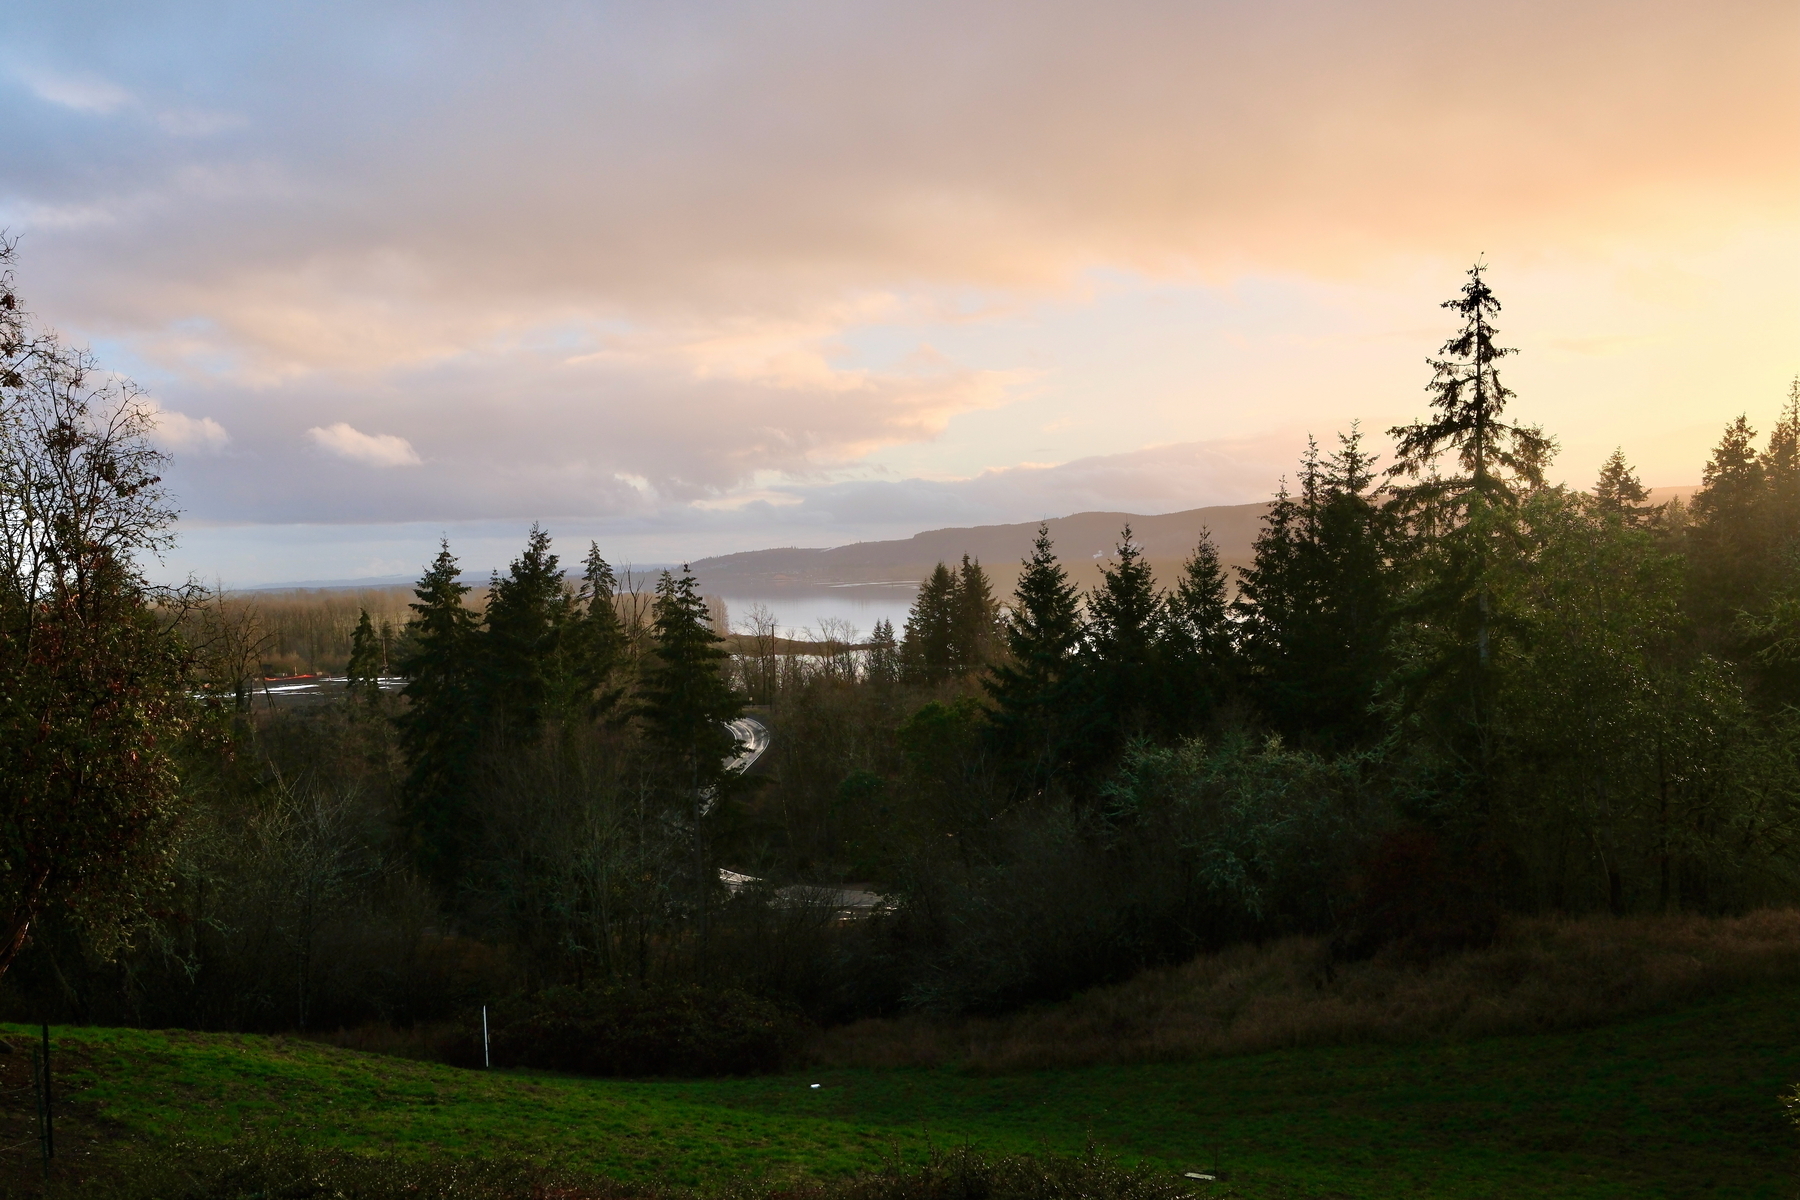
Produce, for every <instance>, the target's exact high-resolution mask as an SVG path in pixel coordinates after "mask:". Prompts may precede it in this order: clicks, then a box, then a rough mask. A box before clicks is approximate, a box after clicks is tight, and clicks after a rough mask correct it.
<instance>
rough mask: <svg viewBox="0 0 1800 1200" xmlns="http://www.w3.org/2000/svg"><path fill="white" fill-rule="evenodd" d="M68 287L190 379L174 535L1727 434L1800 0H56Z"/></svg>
mask: <svg viewBox="0 0 1800 1200" xmlns="http://www.w3.org/2000/svg"><path fill="white" fill-rule="evenodd" d="M6 23H7V35H6V37H5V38H4V40H0V227H4V228H5V229H6V230H7V231H9V234H10V235H11V236H14V237H16V238H17V239H18V261H17V275H18V286H19V290H20V294H21V296H22V297H23V298H24V299H25V301H26V302H27V303H28V304H29V306H30V307H31V308H32V310H33V311H34V312H35V313H36V314H37V315H38V316H39V318H40V319H42V320H43V321H44V322H46V323H48V324H50V325H53V326H55V327H56V328H58V329H60V330H61V331H62V332H63V333H64V334H65V335H66V336H68V337H69V338H71V339H72V340H75V341H78V342H83V343H86V344H88V345H90V346H91V347H92V348H93V349H94V350H95V352H96V353H97V354H98V355H99V356H100V358H101V359H102V361H103V362H104V363H105V364H106V365H107V366H108V367H109V368H111V369H113V370H116V371H118V372H121V373H123V374H127V375H129V376H131V377H132V378H133V379H135V380H136V381H137V382H138V383H139V384H140V385H142V386H143V387H144V388H145V389H146V391H147V392H148V393H149V394H150V395H151V396H152V397H154V399H155V402H156V403H157V405H158V406H159V408H160V410H161V417H160V421H159V426H158V435H157V436H158V439H159V440H160V442H161V443H162V445H163V446H164V448H165V449H167V450H168V451H169V453H170V455H171V461H170V463H169V467H168V470H167V472H166V478H167V480H168V483H169V485H170V487H171V489H172V490H173V492H174V493H175V495H176V497H177V500H178V503H179V505H180V507H181V509H182V510H183V517H182V521H181V526H180V533H181V540H180V543H179V545H178V547H177V549H176V550H175V551H174V552H172V553H171V555H170V556H169V558H168V560H167V562H166V563H165V564H164V565H163V567H162V571H163V573H164V574H166V575H170V576H179V575H185V574H190V573H191V574H194V575H196V576H198V577H200V578H203V579H207V580H216V581H218V582H221V583H224V584H226V585H228V586H254V585H258V584H270V583H277V582H285V581H297V580H318V579H352V578H364V577H377V576H391V575H398V574H408V573H415V572H416V571H417V570H418V569H419V567H420V566H421V565H422V564H423V563H424V562H425V561H426V560H427V559H428V558H429V556H430V555H431V554H432V553H433V552H434V551H435V548H436V544H437V542H438V539H439V538H440V537H448V538H449V540H450V542H451V547H452V549H453V551H455V552H456V553H457V554H458V555H459V556H460V557H461V558H462V560H463V561H464V563H465V565H467V566H470V567H473V568H477V569H486V568H488V567H492V566H497V565H504V563H505V562H506V561H507V560H508V559H509V558H510V557H511V556H512V555H513V554H514V553H516V551H517V549H518V548H519V547H520V546H521V545H522V544H523V541H524V535H525V531H526V530H527V529H528V528H529V526H530V525H531V524H532V522H534V521H541V522H542V523H543V524H544V525H545V526H546V527H547V528H548V529H550V531H551V532H552V533H553V534H554V535H556V538H557V545H558V548H559V549H560V550H562V551H563V552H564V554H565V555H567V556H570V557H579V556H580V554H581V552H582V551H583V550H585V547H586V543H587V540H588V539H590V538H591V539H595V540H597V541H598V542H599V544H600V545H601V548H602V550H603V551H604V552H605V553H607V555H608V556H609V557H610V558H613V559H615V560H617V561H620V562H640V563H647V562H672V561H678V560H683V559H689V558H697V557H702V556H705V555H711V554H719V553H726V552H730V551H735V550H745V549H755V548H760V547H765V546H778V545H817V546H825V545H836V544H841V543H844V542H849V541H854V540H862V539H869V538H885V537H903V536H908V535H910V534H911V533H913V532H916V531H918V530H921V529H927V528H934V527H942V526H947V525H965V524H982V523H992V522H1002V521H1022V520H1032V519H1036V518H1039V517H1045V516H1056V515H1063V514H1066V513H1070V512H1076V511H1082V510H1089V509H1117V510H1121V511H1130V512H1168V511H1174V510H1178V509H1183V508H1190V507H1196V506H1200V505H1206V504H1230V503H1244V502H1249V501H1254V500H1260V499H1264V498H1266V497H1267V496H1268V495H1269V494H1270V493H1271V492H1272V491H1273V489H1274V488H1275V486H1276V484H1277V481H1278V479H1279V477H1280V476H1281V475H1282V474H1283V473H1284V472H1290V471H1291V470H1292V467H1293V464H1294V462H1295V460H1296V459H1297V458H1298V456H1299V454H1300V452H1301V451H1302V449H1303V448H1304V444H1305V439H1306V437H1307V436H1308V434H1312V435H1315V436H1317V437H1319V438H1321V439H1322V440H1329V439H1330V438H1331V437H1332V435H1334V434H1335V433H1336V432H1338V431H1340V430H1343V429H1345V428H1347V427H1348V426H1349V425H1350V423H1351V422H1352V421H1360V422H1361V423H1362V427H1363V428H1364V429H1365V430H1367V431H1370V432H1371V433H1372V434H1374V435H1377V436H1376V440H1377V442H1381V441H1382V440H1383V439H1382V438H1381V437H1380V436H1379V435H1381V434H1382V433H1383V431H1385V430H1386V429H1387V428H1389V427H1390V426H1392V425H1394V424H1397V423H1400V422H1403V421H1407V420H1411V419H1414V418H1416V417H1419V416H1421V415H1423V414H1424V412H1425V404H1426V395H1425V392H1424V385H1425V383H1426V381H1427V380H1428V378H1429V375H1430V370H1429V368H1428V367H1427V366H1426V365H1425V359H1426V357H1427V356H1428V355H1430V354H1432V353H1433V352H1434V351H1435V350H1436V349H1437V347H1438V346H1439V345H1440V344H1441V343H1442V341H1443V340H1444V339H1445V338H1446V337H1447V336H1448V335H1449V333H1450V329H1451V327H1450V321H1449V314H1447V313H1445V312H1443V311H1442V310H1441V309H1440V308H1439V305H1440V304H1441V302H1442V301H1444V300H1446V299H1448V298H1449V297H1450V296H1452V295H1453V294H1454V293H1455V292H1456V289H1457V288H1458V287H1459V286H1460V285H1461V283H1462V282H1463V278H1464V276H1463V272H1464V271H1466V270H1467V268H1468V267H1469V265H1470V264H1471V263H1472V262H1474V261H1476V260H1477V258H1478V257H1479V258H1480V260H1481V261H1483V262H1485V263H1487V264H1488V265H1489V275H1488V278H1489V279H1490V281H1491V282H1492V284H1493V286H1494V288H1495V289H1496V291H1497V293H1498V294H1499V296H1500V298H1501V300H1502V302H1503V303H1504V305H1505V310H1504V312H1503V314H1502V316H1501V319H1500V321H1499V324H1500V327H1501V330H1502V339H1501V340H1502V341H1503V342H1505V343H1506V344H1509V345H1512V346H1515V347H1517V348H1518V350H1519V354H1518V356H1517V357H1516V358H1513V359H1510V360H1508V366H1507V371H1506V381H1507V383H1508V384H1509V385H1510V386H1511V387H1512V388H1513V389H1514V390H1515V391H1516V392H1517V394H1518V398H1517V400H1516V401H1515V402H1514V408H1513V410H1512V411H1513V414H1514V415H1515V416H1517V417H1518V418H1520V419H1522V420H1526V421H1531V422H1537V423H1541V424H1542V425H1544V426H1545V427H1546V429H1547V430H1548V431H1549V432H1551V433H1552V434H1554V435H1555V436H1556V437H1557V438H1558V440H1559V442H1560V444H1561V447H1562V452H1561V455H1560V457H1559V459H1558V462H1557V467H1556V471H1557V473H1558V475H1559V477H1561V478H1563V479H1565V480H1566V481H1568V482H1570V483H1572V484H1575V485H1578V486H1586V485H1587V484H1588V483H1589V482H1591V480H1592V477H1593V475H1594V474H1595V472H1596V470H1597V468H1598V465H1599V463H1600V462H1601V460H1602V459H1603V458H1604V457H1605V456H1606V455H1607V454H1608V453H1610V452H1611V450H1612V449H1613V448H1614V447H1615V446H1620V447H1622V448H1623V449H1624V451H1625V453H1626V455H1627V456H1628V458H1630V459H1631V461H1632V462H1633V463H1634V464H1636V465H1637V467H1638V469H1639V471H1640V473H1641V475H1642V477H1643V479H1644V481H1645V482H1646V483H1647V484H1653V485H1679V484H1691V483H1696V482H1698V481H1699V479H1700V474H1701V470H1702V468H1703V465H1704V463H1705V461H1706V455H1707V451H1708V449H1709V447H1710V446H1711V445H1712V444H1713V442H1715V441H1716V440H1717V436H1718V433H1719V431H1720V429H1721V428H1722V427H1723V425H1724V424H1725V422H1726V421H1728V420H1729V419H1731V418H1733V417H1735V416H1736V415H1738V414H1739V413H1741V412H1742V413H1748V414H1749V415H1750V417H1751V420H1752V423H1753V424H1755V425H1757V427H1758V428H1763V429H1766V428H1767V426H1768V425H1769V424H1770V422H1771V421H1772V419H1773V417H1774V416H1775V414H1776V412H1777V411H1778V409H1779V407H1780V405H1781V403H1782V400H1783V398H1784V397H1785V395H1786V392H1787V389H1788V382H1789V380H1790V379H1792V378H1793V376H1794V375H1795V373H1796V372H1797V371H1800V336H1797V335H1800V72H1796V71H1795V70H1794V69H1793V63H1792V49H1793V47H1794V46H1795V45H1796V39H1797V37H1800V8H1796V6H1794V5H1793V4H1791V3H1789V2H1788V0H1715V2H1713V3H1709V4H1707V5H1697V4H1694V3H1692V2H1691V0H1681V2H1678V3H1676V2H1668V0H1632V2H1631V3H1623V2H1615V0H1556V2H1555V3H1548V2H1541V3H1540V2H1532V0H1521V2H1505V0H1500V2H1490V3H1483V4H1479V5H1477V4H1467V3H1459V2H1455V0H1431V2H1429V3H1427V2H1424V0H1361V2H1359V3H1348V2H1343V0H1262V2H1260V3H1248V2H1244V0H1237V2H1230V3H1226V2H1219V0H1187V2H1184V3H1144V2H1138V0H1109V2H1108V3H1104V4H1101V3H1084V4H1073V3H1062V2H1060V0H1029V2H1025V0H1021V2H1018V3H1012V2H1005V0H992V2H975V3H971V2H970V0H961V2H959V3H932V2H929V0H919V2H915V3H912V4H906V5H894V4H878V3H871V2H865V0H814V2H807V0H764V2H762V3H758V4H754V5H752V4H745V3H723V2H713V3H708V2H701V0H657V2H656V3H603V2H588V3H540V2H536V0H513V2H510V3H508V4H505V5H496V4H474V3H457V2H456V0H434V2H433V3H430V4H425V3H418V4H402V3H379V2H371V0H358V2H357V3H354V4H350V3H345V4H333V3H309V4H304V5H301V4H281V3H244V2H243V0H234V2H232V3H223V2H220V3H189V2H183V0H170V2H167V3H159V4H155V5H144V4H125V3H118V4H95V3H84V2H82V0H56V2H55V3H44V2H41V0H13V2H12V3H10V4H9V5H8V6H7V18H6Z"/></svg>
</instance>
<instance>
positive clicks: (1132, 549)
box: [1086, 525, 1165, 749]
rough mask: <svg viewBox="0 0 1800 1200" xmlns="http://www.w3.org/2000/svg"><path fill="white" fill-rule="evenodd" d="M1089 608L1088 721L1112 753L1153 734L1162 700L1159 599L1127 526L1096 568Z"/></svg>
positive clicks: (1139, 550) (1157, 725)
mask: <svg viewBox="0 0 1800 1200" xmlns="http://www.w3.org/2000/svg"><path fill="white" fill-rule="evenodd" d="M1087 608H1088V639H1087V645H1086V656H1087V660H1088V663H1087V671H1088V676H1089V679H1090V681H1091V684H1090V686H1091V688H1092V691H1093V702H1094V707H1093V710H1092V714H1091V720H1092V721H1093V723H1094V726H1095V733H1096V734H1097V736H1098V739H1099V741H1100V743H1101V744H1102V745H1104V746H1106V747H1108V748H1109V749H1110V748H1116V747H1118V746H1120V745H1122V744H1123V742H1124V741H1125V739H1127V738H1130V737H1133V736H1137V735H1142V734H1150V733H1153V732H1155V731H1156V730H1157V729H1158V727H1159V725H1160V723H1161V714H1162V711H1163V705H1164V701H1165V697H1164V695H1163V694H1162V693H1163V687H1162V686H1161V685H1162V684H1163V681H1164V673H1163V671H1162V670H1161V666H1162V664H1161V662H1160V658H1161V650H1162V645H1163V641H1164V616H1165V613H1164V605H1163V596H1162V593H1161V592H1160V591H1159V590H1158V589H1157V586H1156V577H1155V576H1154V575H1153V574H1152V573H1151V570H1150V564H1149V562H1148V561H1146V560H1145V558H1144V552H1143V548H1142V547H1141V546H1139V545H1138V544H1137V542H1136V540H1135V539H1134V538H1133V537H1132V533H1131V526H1130V525H1127V526H1125V529H1124V531H1123V532H1122V533H1121V534H1120V535H1119V544H1118V546H1117V547H1116V549H1115V550H1114V556H1113V558H1112V560H1111V561H1109V562H1103V563H1102V564H1101V565H1100V586H1099V587H1097V588H1095V589H1094V591H1093V592H1092V593H1090V594H1089V596H1088V601H1087Z"/></svg>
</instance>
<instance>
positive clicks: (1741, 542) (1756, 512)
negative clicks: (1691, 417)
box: [1687, 416, 1771, 653]
mask: <svg viewBox="0 0 1800 1200" xmlns="http://www.w3.org/2000/svg"><path fill="white" fill-rule="evenodd" d="M1766 485H1767V476H1766V475H1765V473H1764V470H1763V463H1762V460H1761V459H1760V458H1759V456H1758V455H1757V452H1756V430H1754V429H1752V428H1751V427H1750V422H1749V421H1748V420H1747V419H1745V418H1744V417H1741V416H1740V417H1739V418H1738V419H1737V420H1735V421H1733V422H1732V423H1731V424H1730V425H1728V426H1726V428H1725V434H1724V436H1723V437H1722V438H1721V439H1720V440H1719V444H1718V446H1716V447H1715V448H1714V449H1713V452H1712V457H1711V459H1709V460H1708V462H1707V464H1706V471H1705V474H1704V475H1703V476H1702V477H1701V487H1700V490H1699V492H1697V493H1695V495H1694V500H1693V503H1692V505H1691V506H1690V509H1689V512H1690V521H1689V525H1688V530H1687V547H1688V556H1689V560H1690V562H1691V564H1692V566H1691V569H1690V571H1689V575H1688V579H1689V593H1688V594H1689V602H1690V605H1691V608H1692V610H1693V612H1694V615H1695V617H1696V618H1697V619H1698V622H1699V625H1700V629H1701V635H1702V639H1703V644H1704V645H1706V646H1707V647H1708V648H1710V649H1712V650H1713V651H1714V652H1715V653H1722V652H1727V651H1728V650H1729V648H1730V647H1731V644H1732V640H1733V639H1732V636H1731V628H1732V624H1733V620H1734V618H1735V617H1736V614H1738V613H1739V612H1743V611H1745V610H1748V609H1753V608H1755V607H1756V600H1757V593H1758V591H1759V590H1760V588H1761V585H1762V584H1763V582H1764V579H1765V576H1766V574H1767V570H1768V566H1769V562H1770V558H1771V555H1770V553H1769V551H1770V546H1769V538H1768V533H1769V530H1768V528H1767V522H1766V519H1765V518H1766V516H1767V508H1768V504H1767V486H1766Z"/></svg>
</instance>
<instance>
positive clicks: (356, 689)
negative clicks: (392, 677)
mask: <svg viewBox="0 0 1800 1200" xmlns="http://www.w3.org/2000/svg"><path fill="white" fill-rule="evenodd" d="M382 666H383V663H382V651H381V638H380V637H379V636H378V635H377V634H376V632H375V623H374V622H373V621H371V620H370V619H369V610H368V609H366V608H365V609H363V610H362V613H361V615H360V616H359V617H357V620H356V630H355V632H353V633H352V634H351V635H350V663H349V665H348V666H347V667H345V668H344V676H345V678H344V690H345V692H346V693H347V694H348V695H349V697H350V699H351V700H352V701H354V702H356V703H359V704H370V703H373V702H374V701H375V699H376V698H377V697H378V696H380V694H381V673H382Z"/></svg>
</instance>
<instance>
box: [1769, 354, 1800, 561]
mask: <svg viewBox="0 0 1800 1200" xmlns="http://www.w3.org/2000/svg"><path fill="white" fill-rule="evenodd" d="M1763 471H1764V473H1765V474H1766V475H1767V477H1768V485H1769V506H1770V507H1769V517H1770V519H1769V525H1770V533H1771V537H1772V540H1773V542H1774V544H1775V545H1776V546H1778V547H1780V546H1786V545H1788V544H1789V543H1791V542H1792V541H1794V539H1795V538H1800V376H1795V378H1794V381H1793V383H1792V384H1790V385H1789V386H1788V395H1787V405H1786V407H1784V408H1783V409H1782V411H1781V419H1780V420H1779V421H1777V422H1776V423H1775V429H1774V431H1773V432H1771V433H1770V434H1769V449H1768V452H1767V453H1766V454H1764V455H1763Z"/></svg>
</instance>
